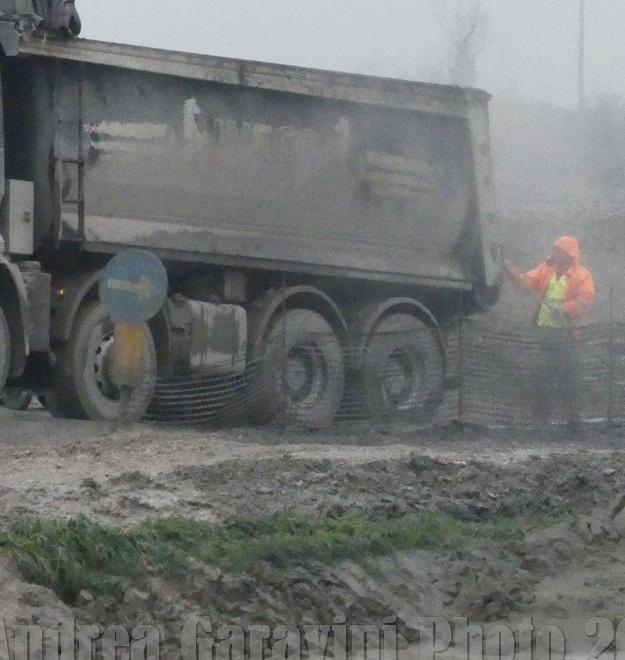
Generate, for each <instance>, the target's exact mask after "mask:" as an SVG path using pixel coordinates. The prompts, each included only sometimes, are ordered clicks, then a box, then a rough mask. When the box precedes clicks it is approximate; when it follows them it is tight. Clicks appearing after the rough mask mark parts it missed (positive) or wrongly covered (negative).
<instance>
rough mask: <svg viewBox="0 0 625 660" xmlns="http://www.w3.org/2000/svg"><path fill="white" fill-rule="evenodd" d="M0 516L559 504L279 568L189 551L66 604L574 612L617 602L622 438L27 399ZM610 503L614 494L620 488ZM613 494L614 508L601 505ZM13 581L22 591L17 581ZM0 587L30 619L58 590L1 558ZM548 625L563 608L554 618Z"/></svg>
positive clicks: (102, 613)
mask: <svg viewBox="0 0 625 660" xmlns="http://www.w3.org/2000/svg"><path fill="white" fill-rule="evenodd" d="M0 426H1V428H0V504H1V506H0V524H1V525H2V526H3V527H6V526H8V525H10V524H11V523H13V522H15V521H16V520H19V519H20V518H21V517H23V516H25V515H37V516H42V517H51V516H74V515H77V514H80V513H84V514H87V515H89V516H91V517H93V518H94V519H96V520H99V521H101V522H104V523H107V524H111V525H115V526H130V525H133V524H136V523H138V522H141V521H143V520H146V519H149V518H151V517H155V516H161V515H169V514H175V515H181V516H187V517H194V518H198V519H203V520H209V521H213V522H216V523H222V522H227V521H229V520H232V519H233V518H241V517H246V518H249V517H251V518H258V519H262V518H263V517H266V516H268V515H271V514H274V513H291V514H294V515H298V516H306V517H316V516H318V515H320V514H322V515H327V516H336V517H338V516H344V515H347V514H352V513H359V514H364V515H366V516H367V517H369V518H372V519H381V520H383V519H389V518H395V517H400V516H404V515H407V514H414V513H419V512H423V511H444V512H447V513H449V514H451V515H452V516H454V517H457V518H459V519H461V520H465V521H488V520H498V519H500V518H502V517H506V518H516V517H527V516H532V515H535V514H536V515H544V514H549V515H554V516H560V518H559V519H560V520H562V521H561V522H557V523H556V524H554V525H552V526H550V527H548V528H547V529H540V530H538V531H534V532H532V533H531V534H530V535H529V536H527V537H526V538H524V539H522V540H515V541H510V540H509V541H506V542H493V541H489V542H484V541H481V542H480V541H475V542H474V543H471V544H470V545H468V546H467V547H456V548H445V549H443V550H439V551H436V552H433V551H427V552H426V551H418V552H410V553H402V554H397V555H394V556H391V557H385V558H382V559H380V558H376V559H375V560H373V559H371V560H368V561H365V562H362V563H358V564H356V563H354V562H342V563H339V564H337V565H333V566H326V565H322V564H320V563H318V562H306V563H301V564H300V565H296V566H293V567H290V568H287V569H284V570H279V571H277V570H275V568H274V567H272V566H271V565H269V564H265V563H262V562H261V563H259V565H257V566H255V567H253V568H252V569H250V570H247V571H245V572H241V573H238V574H233V575H224V574H222V572H221V571H219V570H218V569H214V570H210V569H207V570H205V571H204V573H203V574H202V575H201V576H195V577H194V578H193V580H192V581H191V582H190V583H189V584H186V585H184V587H183V586H181V585H180V584H178V585H174V584H172V583H170V582H168V581H167V580H166V579H165V578H164V577H163V576H161V575H152V576H150V578H149V581H148V582H147V583H142V584H134V583H132V582H128V584H126V585H125V591H124V596H123V597H122V599H121V601H119V600H118V601H113V600H110V599H109V600H107V599H102V598H93V597H92V596H91V595H90V594H85V595H84V597H83V598H81V599H79V602H78V603H77V604H76V605H75V606H73V609H72V611H73V612H74V614H76V615H77V616H78V618H79V619H80V620H83V621H90V622H98V623H101V624H103V623H106V622H113V621H115V622H117V621H123V622H124V623H125V625H132V622H133V621H141V620H143V621H153V622H157V623H160V624H163V626H164V630H165V633H166V635H165V636H166V638H168V639H169V638H171V639H173V638H175V636H176V635H177V633H178V627H179V622H180V621H181V620H182V619H184V618H185V617H186V616H190V615H191V614H200V613H206V612H207V611H210V612H211V613H214V614H216V615H217V616H218V617H220V618H221V620H224V621H225V620H227V621H230V622H242V623H249V622H263V623H267V622H269V623H278V622H285V621H286V622H295V623H300V622H302V621H321V622H327V621H330V620H331V619H332V617H333V616H335V615H338V614H346V615H347V616H348V618H349V619H350V620H352V621H357V622H359V623H364V622H367V621H380V620H381V618H382V617H383V616H385V615H387V614H393V615H399V616H400V618H401V619H402V620H403V621H404V622H405V631H404V632H405V634H406V636H407V639H408V641H410V639H411V637H410V635H411V627H410V621H414V620H415V618H416V617H417V616H419V615H427V616H435V615H444V616H448V617H450V616H464V617H469V618H471V619H472V620H473V621H478V622H479V621H481V622H489V621H502V620H505V621H514V620H518V619H520V618H521V617H523V616H533V617H534V618H535V619H537V620H541V621H555V622H569V623H570V622H573V621H583V620H584V619H585V618H589V617H591V616H605V617H609V618H618V617H621V616H623V614H624V613H625V583H624V582H623V580H622V575H623V570H624V569H625V524H624V521H623V520H621V519H622V518H623V517H624V516H625V514H619V510H620V509H619V506H617V505H615V503H616V502H618V501H619V499H620V498H621V497H622V495H623V494H625V469H624V468H625V452H624V451H623V443H624V439H623V436H622V434H621V432H620V431H619V430H613V431H611V432H608V431H607V430H605V429H602V428H599V427H597V428H589V429H587V430H586V431H584V432H583V433H582V434H580V435H579V436H576V437H574V438H571V437H568V436H567V435H566V434H563V433H550V434H548V435H547V436H543V437H536V436H532V435H531V434H519V433H516V434H512V433H509V432H503V431H488V432H487V431H484V430H469V431H466V430H465V431H464V432H462V433H461V432H460V430H458V429H455V430H436V431H423V430H416V429H410V428H397V429H392V430H390V431H389V430H387V431H386V432H385V433H383V434H382V433H379V432H377V431H371V430H370V429H367V428H364V427H363V428H351V429H349V430H348V431H346V430H345V429H343V430H341V431H339V432H336V433H334V434H330V433H320V434H314V435H311V434H303V433H293V432H287V431H285V430H283V429H262V430H249V429H248V430H228V431H219V432H217V431H193V430H185V431H179V430H176V429H171V428H151V427H145V426H139V427H136V428H134V429H132V430H130V431H128V432H124V433H117V434H112V433H111V432H110V430H109V429H108V428H107V427H106V426H103V425H98V424H92V423H78V422H77V423H73V422H60V421H57V420H52V419H50V418H49V417H48V416H47V415H46V414H45V413H43V412H36V411H31V412H28V413H24V414H21V415H18V414H14V413H8V412H2V413H0ZM621 505H622V503H621ZM615 507H616V508H615ZM24 594H26V596H25V595H24ZM0 597H3V600H4V602H5V609H6V611H8V612H12V613H13V614H12V616H13V619H14V620H15V621H20V622H25V621H33V620H35V619H37V620H39V619H41V620H45V619H46V618H50V617H51V616H53V615H54V613H55V612H57V611H58V613H62V612H67V609H68V606H66V605H64V604H62V603H60V601H59V600H58V599H57V598H56V597H55V596H54V595H53V594H52V593H51V592H49V591H47V590H45V589H41V588H39V587H34V586H32V585H25V584H24V583H23V581H22V580H21V578H20V576H19V573H18V572H17V571H16V569H15V568H14V567H12V566H11V564H10V562H8V561H5V562H4V564H3V565H2V567H1V570H0ZM563 625H564V623H563Z"/></svg>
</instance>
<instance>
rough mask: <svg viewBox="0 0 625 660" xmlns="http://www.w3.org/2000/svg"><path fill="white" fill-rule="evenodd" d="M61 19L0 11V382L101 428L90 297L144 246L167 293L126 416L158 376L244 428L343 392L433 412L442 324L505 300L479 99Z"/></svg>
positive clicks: (94, 310)
mask: <svg viewBox="0 0 625 660" xmlns="http://www.w3.org/2000/svg"><path fill="white" fill-rule="evenodd" d="M9 4H10V3H9ZM13 4H15V3H13ZM17 4H18V5H19V4H20V3H19V2H18V3H17ZM27 4H31V3H27ZM35 4H36V3H35ZM39 4H45V3H44V2H43V1H42V2H40V3H39ZM48 4H50V3H48ZM52 4H53V3H52ZM61 5H62V6H61V8H60V10H59V11H60V14H59V12H58V11H57V12H56V13H54V12H52V14H51V15H52V18H49V19H48V21H46V20H42V17H41V16H39V15H38V14H37V7H36V6H33V8H32V10H31V11H26V12H24V11H23V10H22V13H19V11H18V9H19V7H18V8H13V9H12V10H11V9H10V10H9V11H8V12H6V11H5V12H4V16H0V18H3V19H4V20H0V43H1V45H2V49H3V57H2V68H1V89H2V112H1V113H0V122H1V125H0V144H1V145H2V157H1V158H0V167H2V168H3V171H2V172H0V187H1V190H0V192H1V193H2V207H1V209H0V232H1V234H2V237H3V239H4V243H3V245H2V254H1V255H0V385H4V384H5V382H6V384H7V387H9V388H24V389H26V390H30V391H33V390H37V391H45V398H46V403H47V405H48V406H49V408H50V409H51V411H52V412H53V413H54V414H56V415H62V416H67V417H73V418H91V419H112V418H113V417H114V416H115V414H116V407H117V401H118V397H119V391H118V389H117V388H116V386H115V383H114V382H113V380H112V379H111V377H110V373H109V372H110V354H111V348H112V345H113V343H114V336H113V332H112V323H111V320H110V319H109V318H108V317H107V314H106V311H105V310H104V308H103V306H102V305H101V304H100V302H99V299H98V279H99V275H100V273H101V271H102V269H103V268H104V266H105V265H106V263H107V262H108V260H109V259H110V258H111V257H112V256H113V255H115V254H117V253H119V252H120V251H122V250H125V249H126V248H142V249H145V250H149V251H150V252H152V253H153V254H155V255H156V256H158V257H159V258H160V259H161V260H162V262H163V263H164V265H165V267H166V269H167V272H168V276H169V292H168V301H167V303H166V305H165V306H164V307H163V309H162V310H161V312H160V313H159V314H158V315H157V316H156V317H155V318H153V319H152V320H151V321H150V322H149V330H150V332H149V334H148V340H147V342H146V347H145V356H144V379H143V382H142V385H141V386H139V387H138V388H136V390H135V393H134V394H133V397H134V398H133V401H134V408H133V414H134V415H135V416H136V417H141V416H142V415H143V413H144V412H145V410H146V407H147V406H148V404H149V402H150V399H151V396H152V392H153V389H154V384H155V382H156V381H157V379H159V378H160V379H167V378H168V377H170V376H171V374H173V373H188V374H189V375H197V376H198V377H207V378H210V377H211V376H213V375H215V376H219V375H221V376H223V375H225V374H230V375H232V376H233V378H235V379H237V382H238V383H239V384H241V383H243V385H242V387H244V388H246V391H247V392H248V395H249V398H250V400H255V401H257V402H260V405H257V406H256V407H257V413H259V417H268V416H269V417H271V416H273V415H274V414H277V413H278V412H279V411H280V410H282V409H284V408H285V407H287V408H288V410H289V415H291V416H293V417H294V418H296V419H301V420H304V421H306V422H309V423H311V424H316V423H324V422H327V421H328V420H330V419H332V417H333V416H334V415H335V414H336V412H337V410H338V409H339V406H340V403H341V400H342V399H343V398H344V397H345V396H346V392H347V390H348V389H349V388H350V387H356V388H358V390H359V392H361V393H364V394H363V396H364V397H365V400H366V401H370V402H375V403H376V405H377V406H378V407H379V406H381V407H382V409H383V411H384V414H385V415H386V416H387V417H388V418H390V419H395V418H406V417H407V416H412V415H414V414H415V413H418V414H419V415H421V414H424V415H425V414H428V412H429V411H431V410H433V409H434V408H435V407H436V405H437V404H438V402H440V400H441V396H442V390H443V387H444V384H445V382H446V376H445V371H446V357H445V341H444V337H443V332H442V329H443V328H444V327H445V326H446V324H447V323H448V322H450V321H451V320H452V318H453V317H455V316H456V315H457V314H458V313H459V311H462V312H463V313H472V312H475V311H477V310H479V309H482V308H483V307H484V305H487V304H489V303H491V302H492V301H493V300H494V299H495V298H496V295H497V290H498V282H499V272H500V261H501V259H500V255H501V249H500V246H499V244H498V240H497V218H496V214H495V201H494V199H495V194H494V183H493V173H492V167H491V150H490V143H489V120H488V102H489V98H490V97H489V95H488V94H487V93H485V92H483V91H480V90H475V89H462V88H459V87H453V86H443V85H435V84H422V83H415V82H409V81H402V80H394V79H384V78H378V77H369V76H362V75H352V74H347V73H337V72H327V71H320V70H313V69H305V68H297V67H293V66H282V65H278V64H269V63H261V62H254V61H244V60H236V59H227V58H220V57H211V56H206V55H197V54H189V53H182V52H169V51H163V50H157V49H152V48H144V47H135V46H129V45H122V44H113V43H103V42H99V41H92V40H84V39H79V38H76V36H75V35H76V33H77V32H78V31H79V26H80V19H79V18H78V16H77V14H76V13H75V8H74V6H73V3H71V2H62V3H61ZM12 11H13V12H15V11H18V13H17V14H14V13H13V14H12V13H11V12H12ZM33 15H34V18H33ZM276 344H279V345H280V349H281V351H282V352H283V359H278V358H277V357H276V355H275V351H273V348H272V347H273V346H275V345H276ZM250 365H254V369H253V370H251V369H250ZM251 371H253V373H252V374H250V372H251ZM390 372H392V373H394V374H395V377H397V374H399V375H400V383H401V385H400V386H399V387H398V386H397V385H396V383H395V384H393V383H389V378H388V376H387V374H388V373H390ZM255 393H256V395H255Z"/></svg>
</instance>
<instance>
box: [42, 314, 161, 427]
mask: <svg viewBox="0 0 625 660" xmlns="http://www.w3.org/2000/svg"><path fill="white" fill-rule="evenodd" d="M113 342H114V339H113V323H112V322H111V320H110V319H109V317H108V315H107V313H106V312H105V310H104V308H103V307H102V305H100V303H91V304H89V305H87V306H86V307H85V308H84V309H83V310H82V311H81V312H80V313H79V315H78V318H77V319H76V322H75V324H74V328H73V330H72V336H71V338H70V340H69V341H68V342H66V343H64V344H63V345H61V346H60V347H59V348H58V350H57V352H56V357H57V364H56V368H55V371H54V375H53V384H52V389H51V390H50V392H48V393H47V395H46V404H47V406H48V409H49V410H50V412H52V414H53V415H54V416H55V417H73V418H76V419H93V420H110V421H112V420H114V419H115V418H116V416H117V411H118V405H119V390H118V388H117V387H116V386H115V385H114V383H113V382H112V380H111V376H110V361H111V355H112V351H111V348H112V347H113ZM143 359H144V377H143V382H142V384H141V385H140V386H139V387H137V388H135V389H134V390H133V393H132V398H131V401H130V408H129V419H131V420H133V421H137V420H139V419H141V418H142V417H143V415H144V414H145V412H146V410H147V408H148V406H149V404H150V400H151V398H152V394H153V392H154V387H155V385H156V371H157V362H156V349H155V347H154V340H153V338H152V334H151V333H150V332H148V333H147V334H146V342H145V347H144V357H143Z"/></svg>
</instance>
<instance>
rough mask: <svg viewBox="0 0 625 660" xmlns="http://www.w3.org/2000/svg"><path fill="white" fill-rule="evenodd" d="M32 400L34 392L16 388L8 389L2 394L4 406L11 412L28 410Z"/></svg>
mask: <svg viewBox="0 0 625 660" xmlns="http://www.w3.org/2000/svg"><path fill="white" fill-rule="evenodd" d="M32 400H33V394H32V392H29V391H28V390H21V389H19V388H16V387H7V388H6V389H5V390H4V392H3V393H2V405H3V406H4V407H5V408H8V409H9V410H27V409H28V408H29V407H30V404H31V403H32Z"/></svg>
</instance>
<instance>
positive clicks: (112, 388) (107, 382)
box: [93, 333, 119, 400]
mask: <svg viewBox="0 0 625 660" xmlns="http://www.w3.org/2000/svg"><path fill="white" fill-rule="evenodd" d="M114 343H115V338H114V336H113V333H109V334H107V335H104V337H102V340H101V341H100V343H99V344H98V346H97V347H96V350H95V359H94V362H93V371H94V374H95V381H96V384H97V386H98V389H99V390H100V392H101V393H102V394H103V395H104V396H105V397H107V398H109V399H113V400H118V399H119V388H118V387H117V386H116V385H115V383H113V380H112V377H111V362H112V356H113V351H112V348H113V344H114Z"/></svg>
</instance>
